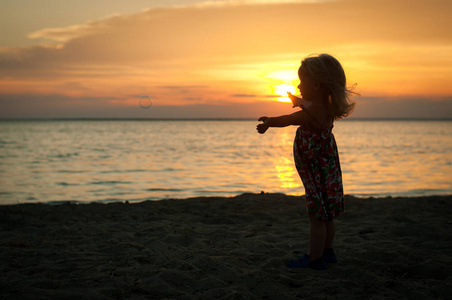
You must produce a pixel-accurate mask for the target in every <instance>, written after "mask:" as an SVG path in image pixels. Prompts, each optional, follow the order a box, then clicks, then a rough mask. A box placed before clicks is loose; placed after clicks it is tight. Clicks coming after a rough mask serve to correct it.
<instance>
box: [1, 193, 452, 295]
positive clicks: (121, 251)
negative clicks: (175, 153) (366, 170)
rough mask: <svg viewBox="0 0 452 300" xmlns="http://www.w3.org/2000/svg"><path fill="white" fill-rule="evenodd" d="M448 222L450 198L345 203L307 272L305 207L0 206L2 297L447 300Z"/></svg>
mask: <svg viewBox="0 0 452 300" xmlns="http://www.w3.org/2000/svg"><path fill="white" fill-rule="evenodd" d="M451 217H452V196H432V197H421V198H380V199H373V198H368V199H360V198H354V197H350V196H347V197H346V213H345V214H343V215H342V216H341V217H340V218H339V219H338V220H337V226H338V230H337V237H336V243H335V250H336V253H337V256H338V260H339V262H338V263H337V264H330V265H328V269H327V270H326V271H315V270H311V269H295V270H294V269H289V268H287V267H286V263H287V261H288V260H290V259H293V258H296V257H298V256H300V255H301V254H303V253H304V252H306V250H307V246H308V229H309V228H308V220H307V216H306V212H305V209H304V198H303V197H294V196H286V195H283V194H244V195H240V196H237V197H233V198H217V197H205V198H191V199H183V200H162V201H154V202H152V201H146V202H142V203H134V204H128V203H111V204H98V203H92V204H80V205H77V204H61V205H45V204H22V205H12V206H0V226H1V227H0V228H1V231H0V249H1V250H0V251H1V252H0V278H1V279H0V291H1V292H0V299H421V300H424V299H447V298H449V297H450V295H452V275H451V266H452V220H451ZM449 299H450V298H449Z"/></svg>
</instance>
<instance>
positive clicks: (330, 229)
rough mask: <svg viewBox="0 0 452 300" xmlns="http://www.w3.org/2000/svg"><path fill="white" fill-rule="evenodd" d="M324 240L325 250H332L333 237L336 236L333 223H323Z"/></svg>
mask: <svg viewBox="0 0 452 300" xmlns="http://www.w3.org/2000/svg"><path fill="white" fill-rule="evenodd" d="M325 229H326V238H325V247H324V248H325V249H329V248H333V242H334V236H335V235H336V223H335V222H334V221H325Z"/></svg>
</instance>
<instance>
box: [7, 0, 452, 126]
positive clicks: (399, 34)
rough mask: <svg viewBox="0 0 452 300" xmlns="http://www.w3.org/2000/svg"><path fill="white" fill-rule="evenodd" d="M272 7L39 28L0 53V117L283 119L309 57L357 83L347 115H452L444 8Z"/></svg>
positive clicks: (235, 6) (419, 4) (426, 2)
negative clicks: (146, 104) (326, 58)
mask: <svg viewBox="0 0 452 300" xmlns="http://www.w3.org/2000/svg"><path fill="white" fill-rule="evenodd" d="M179 2H181V1H179ZM267 2H271V1H267ZM276 2H277V3H259V1H216V2H213V3H211V4H193V3H194V1H190V3H188V2H187V5H182V6H181V5H178V6H167V7H165V6H161V7H154V8H149V9H146V10H141V11H139V12H134V13H130V12H128V13H122V12H118V13H117V14H115V15H111V12H108V15H109V16H108V15H107V13H106V15H105V16H103V17H98V18H96V19H93V20H90V21H86V22H81V23H78V24H71V25H70V26H69V25H68V26H63V27H51V28H50V27H49V28H36V29H34V30H32V31H31V32H29V33H28V35H27V38H28V39H31V40H32V41H34V44H33V45H14V44H8V45H6V46H3V47H2V48H0V82H1V83H0V118H29V117H32V118H46V117H63V118H64V117H90V118H91V117H100V118H103V117H124V118H131V117H138V118H167V117H178V118H191V117H203V118H205V117H213V118H219V117H220V118H221V117H224V118H230V117H239V118H244V117H250V118H255V117H259V116H260V115H261V114H267V115H274V114H279V113H285V112H287V113H288V112H291V111H292V108H291V106H290V105H289V104H286V103H281V102H278V101H277V98H278V96H277V94H278V93H282V91H284V88H285V87H287V89H289V88H290V87H289V86H287V85H292V86H296V85H297V84H298V83H297V75H296V74H297V72H296V71H297V68H298V66H299V63H300V61H301V60H302V59H303V58H304V57H305V56H307V55H309V54H311V53H330V54H332V55H334V56H336V57H337V58H338V59H339V60H340V61H341V62H342V64H343V66H344V69H345V71H346V74H347V77H348V78H347V79H348V84H349V85H350V86H351V85H353V84H354V83H358V85H357V88H356V91H357V92H359V93H360V94H361V95H362V96H361V97H359V98H355V100H356V101H357V103H358V105H357V109H356V112H355V114H354V115H353V116H354V117H364V118H367V117H391V118H392V117H404V118H407V117H415V118H419V117H427V118H446V117H451V116H452V33H451V31H450V28H452V19H451V18H450V12H451V11H452V2H451V1H445V0H443V1H435V0H433V1H432V0H416V1H408V0H401V1H392V0H391V1H389V0H369V1H358V0H351V1H321V2H318V3H317V2H315V1H314V2H313V3H305V2H306V1H286V2H291V3H281V1H280V2H278V1H276ZM309 2H312V1H309ZM178 4H180V3H178ZM143 5H144V4H143ZM142 8H143V9H144V8H146V6H143V7H142ZM98 9H99V8H98ZM67 13H68V14H69V13H70V12H67ZM13 33H14V31H13V30H8V31H6V32H2V35H3V38H4V39H5V38H6V37H8V35H13ZM28 43H29V41H28ZM2 45H5V43H2ZM284 85H285V86H284ZM281 88H282V89H281ZM141 95H149V96H151V97H152V98H153V100H154V104H153V107H151V108H150V109H148V110H143V109H141V108H140V107H139V106H138V98H139V96H141Z"/></svg>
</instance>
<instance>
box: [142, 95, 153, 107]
mask: <svg viewBox="0 0 452 300" xmlns="http://www.w3.org/2000/svg"><path fill="white" fill-rule="evenodd" d="M139 103H140V106H141V108H144V109H148V108H149V107H151V106H152V98H151V97H149V96H141V97H140V102H139Z"/></svg>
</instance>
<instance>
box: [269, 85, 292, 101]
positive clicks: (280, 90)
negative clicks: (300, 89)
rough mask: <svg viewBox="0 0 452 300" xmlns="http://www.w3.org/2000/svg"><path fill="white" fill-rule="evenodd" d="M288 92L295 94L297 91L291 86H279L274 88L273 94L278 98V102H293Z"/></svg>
mask: <svg viewBox="0 0 452 300" xmlns="http://www.w3.org/2000/svg"><path fill="white" fill-rule="evenodd" d="M287 92H290V93H292V94H295V93H296V92H297V89H296V88H295V87H294V86H293V85H290V84H277V85H274V86H273V94H274V95H275V96H276V97H277V98H276V100H278V101H281V102H291V101H290V99H289V97H287Z"/></svg>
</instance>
